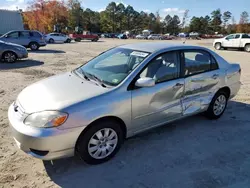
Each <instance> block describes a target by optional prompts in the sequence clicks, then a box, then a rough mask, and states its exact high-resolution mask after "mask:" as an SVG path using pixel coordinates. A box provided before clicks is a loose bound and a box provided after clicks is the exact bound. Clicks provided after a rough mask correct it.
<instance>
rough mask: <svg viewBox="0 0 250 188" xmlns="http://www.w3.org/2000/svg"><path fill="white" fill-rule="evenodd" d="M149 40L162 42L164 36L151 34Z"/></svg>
mask: <svg viewBox="0 0 250 188" xmlns="http://www.w3.org/2000/svg"><path fill="white" fill-rule="evenodd" d="M148 39H149V40H161V39H162V36H161V35H160V34H151V35H149V36H148Z"/></svg>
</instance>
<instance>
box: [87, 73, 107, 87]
mask: <svg viewBox="0 0 250 188" xmlns="http://www.w3.org/2000/svg"><path fill="white" fill-rule="evenodd" d="M86 74H87V75H89V76H90V77H91V78H92V79H93V80H95V81H97V82H98V83H99V84H100V85H101V86H102V87H107V86H106V85H105V84H104V81H103V80H102V79H101V78H99V77H97V76H96V75H94V74H91V73H86Z"/></svg>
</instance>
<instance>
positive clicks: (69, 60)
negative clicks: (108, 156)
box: [0, 39, 250, 188]
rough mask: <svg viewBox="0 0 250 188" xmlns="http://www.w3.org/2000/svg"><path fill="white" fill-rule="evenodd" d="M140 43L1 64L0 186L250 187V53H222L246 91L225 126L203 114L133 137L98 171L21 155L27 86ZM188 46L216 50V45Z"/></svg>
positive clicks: (84, 47)
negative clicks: (18, 104)
mask: <svg viewBox="0 0 250 188" xmlns="http://www.w3.org/2000/svg"><path fill="white" fill-rule="evenodd" d="M134 42H138V40H115V39H110V40H108V39H107V40H101V41H99V42H96V43H95V42H88V41H86V42H80V43H73V42H72V43H70V44H53V45H47V46H46V47H45V48H41V50H40V51H38V52H30V54H29V58H28V60H22V61H19V62H17V63H15V64H0V104H1V105H0V187H39V188H40V187H66V188H67V187H81V188H83V187H86V188H97V187H100V188H111V187H114V188H117V187H119V188H123V187H129V188H168V187H169V188H181V187H183V188H218V187H223V188H224V187H228V188H249V187H250V147H249V145H250V118H249V117H250V53H245V52H241V51H219V52H218V53H219V54H221V55H222V56H223V57H224V58H225V59H227V60H228V61H230V62H238V63H240V65H241V67H242V77H241V81H242V84H243V85H242V87H241V90H240V91H239V93H238V95H237V96H236V97H235V98H234V99H233V100H232V101H231V102H230V103H229V105H228V108H227V110H226V112H225V114H224V116H223V117H222V118H221V119H219V120H217V121H210V120H207V119H206V118H204V117H203V116H195V117H191V118H187V119H184V120H181V121H178V122H175V123H172V124H170V125H168V126H163V127H159V128H156V129H153V130H151V131H149V132H146V133H143V134H141V135H139V136H136V137H133V138H130V139H129V140H127V141H126V142H125V144H124V145H123V147H122V149H121V150H120V152H119V153H118V155H117V156H116V157H115V158H114V159H113V160H111V161H109V162H107V163H105V164H102V165H97V166H90V165H86V164H85V163H83V162H82V161H80V160H78V159H77V158H74V157H72V158H68V159H61V160H56V161H47V162H43V161H41V160H38V159H34V158H32V157H30V156H28V155H26V154H24V153H23V152H22V151H19V150H18V149H17V147H16V145H15V143H14V140H13V139H12V137H11V134H10V130H9V125H8V118H7V109H8V106H9V105H10V104H11V102H13V101H14V100H15V99H16V97H17V95H18V93H19V92H20V91H21V90H22V89H23V88H24V87H26V86H27V85H29V84H31V83H33V82H35V81H38V80H40V79H43V78H46V77H48V76H52V75H54V74H57V73H60V72H65V71H69V70H72V69H73V68H75V67H77V66H79V65H81V64H83V63H85V62H86V61H88V60H89V59H91V58H93V57H94V56H96V55H98V54H99V53H100V52H102V51H104V50H106V49H109V48H111V47H114V46H118V45H121V44H124V43H134ZM141 42H142V41H141ZM162 42H171V43H172V42H178V43H181V42H182V41H162ZM186 43H188V44H198V45H202V46H206V47H209V48H211V47H212V46H211V45H212V44H211V43H212V41H211V40H200V41H191V40H188V41H187V42H186Z"/></svg>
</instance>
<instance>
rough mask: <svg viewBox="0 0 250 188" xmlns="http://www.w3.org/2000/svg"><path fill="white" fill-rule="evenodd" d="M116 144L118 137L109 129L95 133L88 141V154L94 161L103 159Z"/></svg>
mask: <svg viewBox="0 0 250 188" xmlns="http://www.w3.org/2000/svg"><path fill="white" fill-rule="evenodd" d="M117 143H118V136H117V134H116V132H115V131H114V130H113V129H111V128H104V129H101V130H99V131H97V132H96V133H95V134H94V135H93V136H92V137H91V139H90V140H89V144H88V152H89V154H90V156H91V157H93V158H95V159H103V158H105V157H107V156H109V155H110V154H111V153H112V152H113V151H114V149H115V148H116V145H117Z"/></svg>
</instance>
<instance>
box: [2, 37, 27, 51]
mask: <svg viewBox="0 0 250 188" xmlns="http://www.w3.org/2000/svg"><path fill="white" fill-rule="evenodd" d="M0 40H1V39H0ZM4 44H5V45H7V46H13V47H19V48H24V49H26V48H25V47H23V46H22V45H19V44H15V43H11V42H4Z"/></svg>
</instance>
